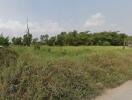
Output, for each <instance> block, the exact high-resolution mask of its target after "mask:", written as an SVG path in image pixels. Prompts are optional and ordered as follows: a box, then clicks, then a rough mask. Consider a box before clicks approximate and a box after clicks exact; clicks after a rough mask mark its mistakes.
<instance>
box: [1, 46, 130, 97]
mask: <svg viewBox="0 0 132 100" xmlns="http://www.w3.org/2000/svg"><path fill="white" fill-rule="evenodd" d="M10 49H12V50H13V51H14V50H15V52H16V53H17V54H18V55H19V57H18V58H17V62H16V64H15V65H13V66H12V65H9V66H8V67H1V70H0V100H8V99H9V100H20V99H21V100H91V99H92V98H95V97H96V96H98V95H100V94H101V93H102V91H103V89H106V88H111V87H116V86H118V85H120V84H122V83H123V82H125V81H127V80H129V79H131V78H132V67H131V65H132V62H131V60H132V52H131V51H132V49H131V48H126V49H125V51H124V50H122V47H111V46H108V47H101V46H96V47H94V46H90V47H88V46H78V47H72V46H66V47H65V46H63V47H49V46H44V47H41V49H40V50H34V47H32V46H31V47H24V46H21V47H20V46H14V47H11V48H10ZM12 50H11V51H12ZM1 52H3V53H4V52H5V51H4V50H2V51H1ZM1 54H2V53H1ZM5 54H6V56H9V54H8V53H7V52H6V53H5ZM6 56H4V57H6ZM1 66H3V65H1Z"/></svg>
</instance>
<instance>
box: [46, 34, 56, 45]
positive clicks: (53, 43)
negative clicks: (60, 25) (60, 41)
mask: <svg viewBox="0 0 132 100" xmlns="http://www.w3.org/2000/svg"><path fill="white" fill-rule="evenodd" d="M48 45H49V46H54V45H56V37H55V36H52V37H51V38H50V39H49V41H48Z"/></svg>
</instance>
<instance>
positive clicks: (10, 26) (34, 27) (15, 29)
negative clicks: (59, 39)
mask: <svg viewBox="0 0 132 100" xmlns="http://www.w3.org/2000/svg"><path fill="white" fill-rule="evenodd" d="M29 26H30V30H31V33H33V35H34V36H38V35H40V34H42V33H49V34H50V35H52V34H54V33H57V32H61V31H63V30H64V29H63V28H61V26H60V25H59V24H58V23H57V22H53V21H45V22H41V23H38V22H29ZM25 31H26V23H23V22H20V21H16V20H8V21H4V20H2V19H0V32H2V33H3V34H4V35H9V36H20V35H23V34H24V33H25Z"/></svg>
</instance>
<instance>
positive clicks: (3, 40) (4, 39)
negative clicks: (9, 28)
mask: <svg viewBox="0 0 132 100" xmlns="http://www.w3.org/2000/svg"><path fill="white" fill-rule="evenodd" d="M0 45H2V46H9V38H8V37H4V36H3V35H2V34H1V35H0Z"/></svg>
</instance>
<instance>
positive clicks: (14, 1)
mask: <svg viewBox="0 0 132 100" xmlns="http://www.w3.org/2000/svg"><path fill="white" fill-rule="evenodd" d="M131 11H132V0H0V33H2V34H4V35H9V36H21V35H23V34H24V33H25V31H26V23H27V22H26V21H27V17H28V19H29V27H30V31H31V33H32V34H33V35H34V36H39V35H40V34H49V35H55V34H57V33H60V32H61V31H72V30H77V31H92V32H100V31H120V32H122V33H127V34H132V32H131V30H132V28H131V26H132V13H131Z"/></svg>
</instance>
